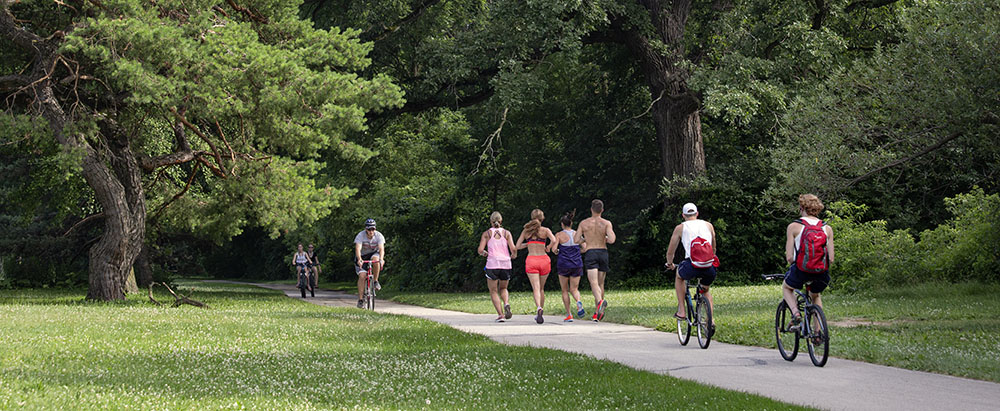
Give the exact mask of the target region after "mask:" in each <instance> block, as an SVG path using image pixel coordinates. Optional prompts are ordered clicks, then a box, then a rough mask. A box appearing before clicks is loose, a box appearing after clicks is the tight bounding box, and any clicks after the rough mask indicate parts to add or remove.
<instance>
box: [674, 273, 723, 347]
mask: <svg viewBox="0 0 1000 411" xmlns="http://www.w3.org/2000/svg"><path fill="white" fill-rule="evenodd" d="M691 287H692V286H691V283H690V282H688V281H687V280H684V289H685V291H684V304H686V306H687V316H686V317H685V318H684V319H680V318H678V319H677V339H678V340H680V342H681V345H687V343H688V341H690V340H691V328H695V329H696V330H697V331H698V345H699V346H700V347H701V348H702V349H705V348H708V344H710V343H711V342H712V334H714V332H712V330H711V328H712V305H711V304H709V303H708V298H707V297H705V289H704V288H702V286H701V284H700V283H699V284H697V286H696V289H697V293H696V294H695V297H694V303H693V304H692V298H691ZM692 306H693V307H692ZM691 313H694V315H691Z"/></svg>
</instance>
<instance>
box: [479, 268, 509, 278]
mask: <svg viewBox="0 0 1000 411" xmlns="http://www.w3.org/2000/svg"><path fill="white" fill-rule="evenodd" d="M485 270H486V278H489V279H491V280H494V281H496V280H499V281H509V280H510V272H511V271H513V270H511V269H510V268H486V269H485Z"/></svg>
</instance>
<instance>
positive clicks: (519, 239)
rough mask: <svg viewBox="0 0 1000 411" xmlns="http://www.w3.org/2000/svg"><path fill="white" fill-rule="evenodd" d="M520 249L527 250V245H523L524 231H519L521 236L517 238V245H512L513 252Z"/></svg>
mask: <svg viewBox="0 0 1000 411" xmlns="http://www.w3.org/2000/svg"><path fill="white" fill-rule="evenodd" d="M522 248H528V245H527V244H525V243H524V230H521V235H520V236H518V237H517V244H516V245H514V249H515V250H520V249H522Z"/></svg>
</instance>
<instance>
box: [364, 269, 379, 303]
mask: <svg viewBox="0 0 1000 411" xmlns="http://www.w3.org/2000/svg"><path fill="white" fill-rule="evenodd" d="M378 262H379V261H373V260H361V270H362V271H364V273H365V275H366V278H365V295H364V296H362V300H365V305H366V307H365V308H368V309H370V310H374V309H375V274H373V273H372V264H374V263H378ZM366 267H367V268H366Z"/></svg>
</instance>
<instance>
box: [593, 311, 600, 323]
mask: <svg viewBox="0 0 1000 411" xmlns="http://www.w3.org/2000/svg"><path fill="white" fill-rule="evenodd" d="M598 321H601V320H599V319H597V313H594V322H595V323H596V322H598Z"/></svg>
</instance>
